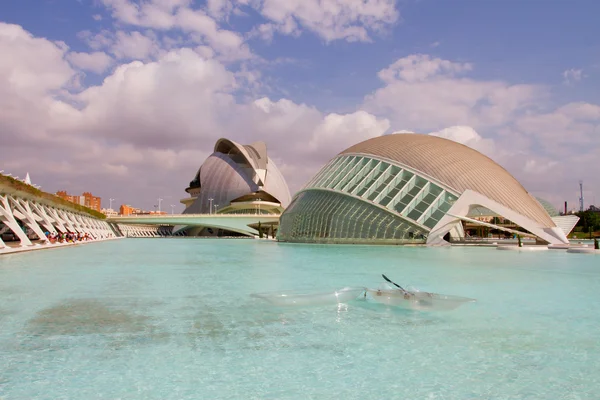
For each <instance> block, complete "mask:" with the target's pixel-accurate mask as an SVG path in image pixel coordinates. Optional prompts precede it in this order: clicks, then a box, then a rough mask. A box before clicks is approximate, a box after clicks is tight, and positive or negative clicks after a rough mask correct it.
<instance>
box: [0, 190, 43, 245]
mask: <svg viewBox="0 0 600 400" xmlns="http://www.w3.org/2000/svg"><path fill="white" fill-rule="evenodd" d="M8 199H9V201H10V202H12V204H13V206H14V207H15V208H16V210H17V211H18V212H19V213H20V214H21V216H20V219H21V221H22V222H24V223H25V224H26V225H27V226H28V227H29V228H30V229H31V230H32V231H33V232H35V234H36V235H37V236H38V238H39V239H40V240H42V241H44V242H48V238H47V237H46V235H45V234H44V231H42V230H41V229H40V226H39V225H38V223H37V221H36V219H35V215H34V214H33V213H32V212H31V207H29V202H28V201H27V200H22V199H21V201H19V199H18V198H14V197H12V196H8Z"/></svg>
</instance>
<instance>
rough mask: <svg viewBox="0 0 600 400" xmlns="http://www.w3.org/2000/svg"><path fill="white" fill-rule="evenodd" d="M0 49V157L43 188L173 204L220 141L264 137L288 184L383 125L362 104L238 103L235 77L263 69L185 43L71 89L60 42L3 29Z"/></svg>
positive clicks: (240, 79)
mask: <svg viewBox="0 0 600 400" xmlns="http://www.w3.org/2000/svg"><path fill="white" fill-rule="evenodd" d="M0 46H1V47H0V49H1V50H2V51H3V54H7V55H10V57H6V58H3V59H2V61H0V93H2V96H1V97H0V101H3V104H2V108H1V109H0V121H1V123H0V134H1V136H2V138H3V146H2V147H1V148H0V156H1V157H2V158H3V160H5V161H6V162H5V164H4V165H5V166H6V168H8V169H10V170H15V171H20V170H24V169H27V170H29V171H30V172H31V173H32V174H34V176H35V177H36V179H37V180H38V181H39V180H43V182H44V184H43V186H44V189H48V190H58V189H60V188H69V190H73V191H83V190H89V189H93V190H94V191H96V192H97V194H98V195H101V196H104V197H113V198H116V197H119V198H120V200H119V201H122V202H132V201H134V200H136V199H140V198H145V199H148V198H155V197H158V196H161V197H163V198H164V197H165V196H167V195H171V196H175V197H174V200H173V201H174V202H176V197H177V196H182V197H183V196H184V195H185V193H183V192H182V190H183V188H184V187H185V185H186V183H187V182H189V180H190V179H191V176H192V175H193V174H194V172H195V171H196V170H197V168H198V166H199V165H200V164H201V163H202V161H203V160H204V159H205V157H206V156H207V155H208V154H210V152H211V150H212V146H213V145H214V142H215V141H216V140H217V139H218V138H219V137H228V138H231V139H233V140H236V141H239V142H241V143H249V142H252V141H255V140H265V141H266V142H267V145H268V147H269V152H270V155H271V156H272V157H273V158H274V159H276V160H277V161H278V163H279V164H281V165H280V166H281V168H282V170H283V171H287V172H288V174H287V178H288V180H289V183H290V186H291V187H292V190H296V189H298V188H299V187H300V185H302V184H303V183H305V182H306V180H308V179H309V178H310V177H311V176H312V174H313V173H315V172H316V171H317V170H318V169H319V168H320V167H321V165H322V164H323V163H324V162H326V161H327V160H328V159H329V158H331V157H332V156H333V155H335V154H336V153H337V152H339V151H341V150H343V149H344V148H346V147H348V146H350V145H351V144H353V143H355V142H357V141H360V140H363V139H366V138H369V137H373V136H377V135H381V134H383V133H384V132H385V131H386V130H387V128H388V126H389V122H388V121H387V120H385V119H380V118H377V117H375V116H373V115H371V114H369V113H367V112H365V111H357V112H354V113H350V114H324V113H322V112H321V111H319V110H318V109H317V108H315V107H312V106H309V105H305V104H297V103H295V102H293V101H291V100H288V99H279V100H271V99H269V98H266V97H263V98H259V99H255V100H252V99H250V100H241V99H240V98H239V97H238V96H237V93H238V92H239V90H240V85H249V84H251V82H250V81H252V80H258V79H260V76H253V75H252V74H250V73H249V71H246V72H247V73H243V74H239V73H237V72H232V71H230V70H228V68H227V67H226V66H225V65H224V64H223V63H222V62H220V61H218V60H216V59H214V58H206V57H203V56H201V55H200V54H199V53H198V52H196V51H194V50H192V49H185V48H184V49H177V50H173V51H170V52H165V53H160V54H159V55H157V56H156V58H155V59H153V60H146V61H141V60H137V61H132V62H129V63H126V64H121V65H117V66H116V67H115V68H114V69H113V71H112V72H111V73H110V74H109V75H108V76H107V77H105V79H104V80H103V81H102V82H101V83H100V84H98V85H94V86H90V87H87V88H84V89H83V90H77V91H71V90H69V89H70V85H71V82H72V80H73V78H74V77H76V76H77V72H76V70H74V69H73V68H72V67H71V65H70V64H69V62H68V61H67V60H66V59H67V58H70V56H69V54H70V53H69V52H68V49H67V48H66V46H63V45H60V44H56V43H53V42H50V41H48V40H46V39H40V38H35V37H33V36H32V35H30V34H29V33H27V32H26V31H24V30H23V29H22V28H20V27H15V26H7V25H1V26H0ZM25 50H27V51H25ZM32 54H36V55H37V57H32V56H31V55H32ZM40 55H42V56H44V58H43V59H42V58H40ZM42 66H43V68H42ZM19 77H22V79H17V78H19ZM32 79H34V81H33V82H32V81H31V80H32ZM23 89H26V90H23ZM5 93H6V95H5ZM8 93H10V94H12V95H13V97H12V98H11V96H10V95H8ZM61 98H66V99H68V102H65V101H63V100H61ZM8 99H10V100H8ZM73 105H76V107H74V106H73ZM15 107H16V110H15ZM11 138H12V140H9V139H11ZM5 139H6V140H5ZM4 143H7V144H6V145H4ZM115 188H119V189H115ZM115 192H117V193H115ZM140 205H141V206H144V204H140ZM146 206H147V205H146Z"/></svg>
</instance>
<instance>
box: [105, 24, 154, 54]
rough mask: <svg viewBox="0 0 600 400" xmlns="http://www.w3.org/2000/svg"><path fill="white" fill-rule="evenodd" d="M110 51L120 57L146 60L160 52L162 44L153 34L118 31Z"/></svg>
mask: <svg viewBox="0 0 600 400" xmlns="http://www.w3.org/2000/svg"><path fill="white" fill-rule="evenodd" d="M110 52H111V53H112V54H113V55H114V56H115V57H116V58H118V59H128V60H146V59H149V58H152V57H155V56H157V55H158V54H159V52H160V45H159V44H158V41H157V40H156V39H155V38H154V37H152V35H151V34H147V35H144V34H143V33H140V32H138V31H133V32H124V31H118V32H117V33H116V34H115V39H114V42H113V43H112V45H111V47H110Z"/></svg>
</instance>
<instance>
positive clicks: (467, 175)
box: [340, 134, 556, 227]
mask: <svg viewBox="0 0 600 400" xmlns="http://www.w3.org/2000/svg"><path fill="white" fill-rule="evenodd" d="M351 153H352V154H366V155H373V156H377V157H382V158H386V159H389V160H391V161H395V162H397V163H399V164H403V165H405V166H407V167H409V168H412V169H414V170H415V171H416V172H421V173H423V174H425V175H428V176H430V177H432V178H434V179H436V180H438V181H439V182H440V183H442V184H444V185H446V186H448V187H449V188H451V189H453V190H455V191H456V192H457V193H462V192H464V191H465V190H467V189H471V190H473V191H475V192H478V193H481V194H482V195H484V196H486V197H488V198H490V199H491V200H494V201H496V202H498V203H500V204H502V205H504V206H506V207H508V208H511V209H512V210H514V211H516V212H518V213H519V214H521V215H524V216H526V217H528V218H530V219H532V220H534V221H536V222H538V223H539V224H540V225H541V226H544V227H555V226H556V225H555V224H554V222H553V221H552V219H551V218H550V216H549V215H548V213H547V212H546V210H544V208H543V207H542V206H541V205H540V203H539V202H538V201H537V200H536V199H535V198H534V197H533V196H531V195H530V194H529V193H528V192H527V191H526V190H525V188H524V187H523V186H522V185H521V184H520V183H519V182H518V181H517V180H516V179H515V178H514V177H513V176H512V175H511V174H510V173H508V171H506V170H505V169H504V168H502V167H501V166H500V165H498V164H497V163H496V162H494V161H493V160H492V159H490V158H488V157H486V156H484V155H483V154H481V153H479V152H478V151H476V150H473V149H472V148H470V147H467V146H465V145H462V144H460V143H456V142H453V141H451V140H448V139H443V138H440V137H436V136H429V135H422V134H393V135H386V136H380V137H376V138H373V139H369V140H366V141H364V142H361V143H358V144H356V145H354V146H352V147H350V148H348V149H346V150H344V151H343V152H341V153H340V154H351Z"/></svg>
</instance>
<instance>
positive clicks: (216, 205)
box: [215, 204, 219, 214]
mask: <svg viewBox="0 0 600 400" xmlns="http://www.w3.org/2000/svg"><path fill="white" fill-rule="evenodd" d="M217 207H219V205H218V204H215V214H216V213H217Z"/></svg>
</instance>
